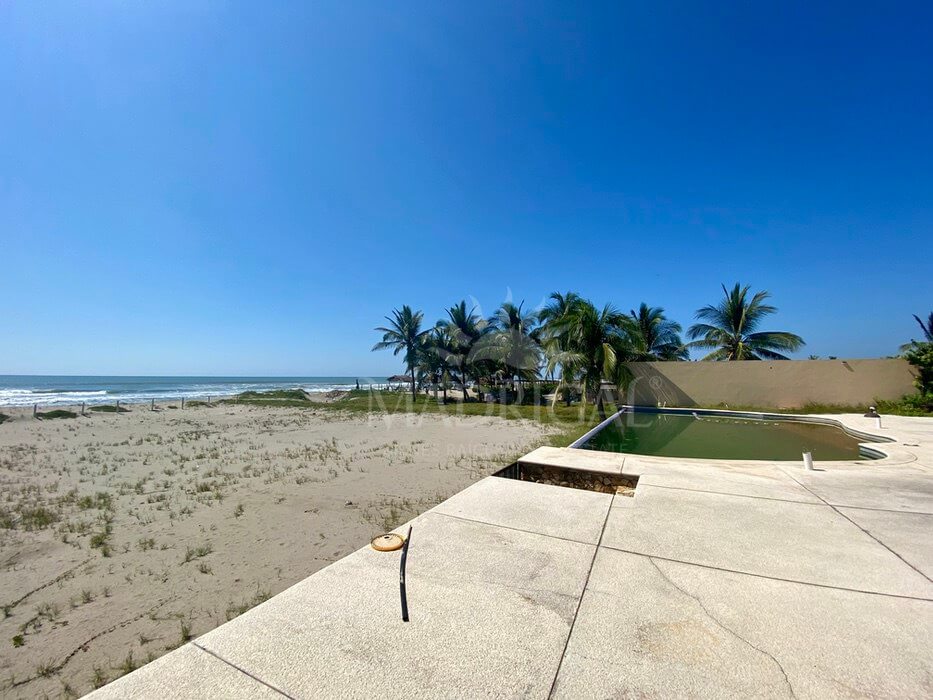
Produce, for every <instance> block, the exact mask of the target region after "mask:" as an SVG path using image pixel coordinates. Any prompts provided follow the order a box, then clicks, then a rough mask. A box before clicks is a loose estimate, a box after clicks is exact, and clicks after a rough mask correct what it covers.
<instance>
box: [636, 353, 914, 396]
mask: <svg viewBox="0 0 933 700" xmlns="http://www.w3.org/2000/svg"><path fill="white" fill-rule="evenodd" d="M629 367H630V368H631V370H632V373H633V374H634V375H635V379H634V381H633V382H632V384H631V386H630V387H629V389H628V391H627V392H626V394H625V397H624V401H625V403H628V404H635V405H639V406H655V405H657V404H658V403H664V404H666V405H667V406H719V405H722V404H725V405H728V406H755V407H762V408H800V407H802V406H804V405H806V404H808V403H820V404H843V405H850V406H868V405H869V404H871V403H873V402H874V401H875V400H876V399H885V400H895V399H899V398H901V397H902V396H904V395H905V394H911V393H913V392H914V391H915V388H914V385H913V381H914V374H913V372H912V368H911V366H910V365H909V364H908V363H907V361H906V360H902V359H894V360H785V361H779V362H758V361H749V362H633V363H630V364H629Z"/></svg>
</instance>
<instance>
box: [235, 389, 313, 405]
mask: <svg viewBox="0 0 933 700" xmlns="http://www.w3.org/2000/svg"><path fill="white" fill-rule="evenodd" d="M236 398H237V399H239V400H240V401H283V400H284V401H302V402H305V403H308V395H307V394H306V393H305V392H304V390H303V389H275V390H273V391H244V392H243V393H242V394H238V395H237V397H236Z"/></svg>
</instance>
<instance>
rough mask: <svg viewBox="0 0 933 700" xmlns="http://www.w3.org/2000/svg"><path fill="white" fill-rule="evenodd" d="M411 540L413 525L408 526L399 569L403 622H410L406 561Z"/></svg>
mask: <svg viewBox="0 0 933 700" xmlns="http://www.w3.org/2000/svg"><path fill="white" fill-rule="evenodd" d="M409 542H411V525H409V526H408V535H407V536H406V537H405V544H403V545H402V565H401V567H400V569H399V575H398V588H399V593H401V596H402V622H408V595H407V593H406V592H405V562H406V561H407V560H408V543H409Z"/></svg>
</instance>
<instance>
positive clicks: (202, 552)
mask: <svg viewBox="0 0 933 700" xmlns="http://www.w3.org/2000/svg"><path fill="white" fill-rule="evenodd" d="M213 551H214V548H213V547H211V544H210V542H208V543H207V544H202V545H201V546H200V547H194V548H192V547H188V548H187V549H186V550H185V560H184V561H183V562H182V564H187V563H188V562H189V561H194V560H195V559H200V558H201V557H206V556H207V555H208V554H210V553H211V552H213Z"/></svg>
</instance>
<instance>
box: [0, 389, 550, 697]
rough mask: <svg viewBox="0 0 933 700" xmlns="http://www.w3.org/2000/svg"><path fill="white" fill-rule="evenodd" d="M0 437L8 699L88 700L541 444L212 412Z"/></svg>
mask: <svg viewBox="0 0 933 700" xmlns="http://www.w3.org/2000/svg"><path fill="white" fill-rule="evenodd" d="M6 412H7V413H13V416H12V419H11V420H8V421H7V422H5V423H3V424H2V425H0V486H2V496H0V564H2V566H0V591H2V594H0V604H2V605H3V606H4V615H5V617H4V619H2V620H0V642H2V646H0V649H2V651H0V692H2V694H3V695H4V696H10V697H37V696H42V695H43V694H47V695H49V696H52V697H55V696H59V695H66V696H67V695H69V694H81V693H84V692H87V691H89V690H90V689H91V688H92V687H94V686H95V685H100V684H102V683H104V682H106V681H107V680H111V679H113V678H115V677H117V676H119V675H121V674H122V673H124V672H127V671H129V670H131V669H132V668H133V667H135V666H137V665H140V664H142V663H144V662H146V661H147V660H149V659H152V658H155V657H158V656H160V655H161V654H163V653H165V652H166V651H167V650H169V649H172V648H174V647H176V646H178V645H179V644H181V643H182V642H183V641H185V640H186V639H187V638H189V637H192V636H197V635H198V634H201V633H203V632H205V631H207V630H209V629H211V628H213V627H216V626H217V625H219V624H222V623H223V622H225V621H226V620H227V619H230V618H231V617H234V616H236V615H237V614H239V613H240V612H242V611H243V610H245V609H247V608H248V607H251V606H252V605H254V604H256V603H258V602H260V601H261V600H263V599H264V598H266V597H268V596H270V595H274V594H275V593H277V592H279V591H281V590H283V589H284V588H286V587H287V586H289V585H291V584H292V583H295V582H296V581H298V580H300V579H302V578H304V577H306V576H308V575H309V574H311V573H313V572H315V571H317V570H318V569H320V568H322V567H324V566H326V565H327V564H328V563H329V562H331V561H333V560H335V559H337V558H339V557H341V556H343V555H345V554H347V553H348V552H350V551H353V550H354V549H357V548H358V547H360V546H363V545H365V544H366V543H367V542H368V541H369V539H370V537H371V536H373V535H374V534H376V533H379V532H383V531H385V530H387V529H390V528H392V527H395V526H396V525H397V524H399V523H400V522H403V521H405V520H407V519H409V518H410V517H412V516H413V515H415V514H417V513H419V512H421V511H423V510H425V509H427V508H429V507H431V506H432V505H434V504H435V503H437V502H439V501H440V500H443V499H444V498H447V497H448V496H450V495H451V494H453V493H455V492H457V491H459V490H461V489H462V488H464V487H465V486H467V485H468V484H469V483H471V482H472V481H474V480H476V479H478V478H480V477H481V476H484V475H486V474H488V473H490V472H491V471H494V470H495V469H497V468H498V467H500V466H503V465H504V464H506V463H507V462H508V461H509V460H510V458H511V457H513V456H515V455H517V454H519V453H521V452H524V451H527V450H528V449H530V448H531V447H534V446H535V445H537V444H540V443H541V442H542V441H543V436H544V434H545V431H546V429H545V428H544V427H542V426H541V425H539V424H535V423H530V422H525V421H504V420H501V419H498V418H480V417H441V416H410V415H395V416H392V417H384V416H373V417H368V416H365V415H345V414H341V413H335V412H333V411H325V410H309V409H290V408H271V407H255V406H233V405H219V406H212V407H197V408H191V409H186V410H184V411H181V410H168V409H164V410H161V411H156V412H152V411H149V410H148V407H136V408H134V409H133V410H132V411H131V412H129V413H125V414H93V415H88V416H84V417H78V418H75V419H70V420H69V419H65V420H45V421H42V420H35V419H33V418H32V417H31V416H30V415H29V412H28V411H13V412H11V411H9V410H7V411H6Z"/></svg>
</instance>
